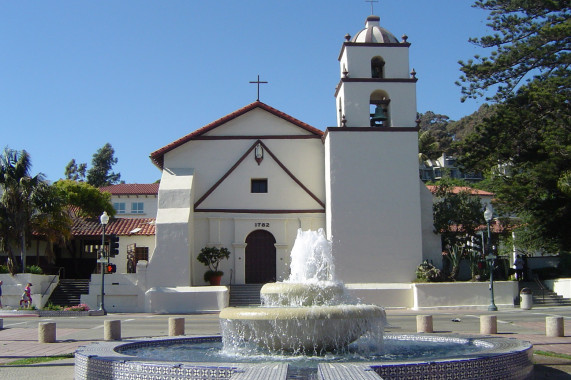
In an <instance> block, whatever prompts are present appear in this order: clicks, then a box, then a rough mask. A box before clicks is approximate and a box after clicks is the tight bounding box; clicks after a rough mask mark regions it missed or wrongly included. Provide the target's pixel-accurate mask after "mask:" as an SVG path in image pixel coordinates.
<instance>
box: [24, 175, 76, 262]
mask: <svg viewBox="0 0 571 380" xmlns="http://www.w3.org/2000/svg"><path fill="white" fill-rule="evenodd" d="M41 198H42V199H40V203H41V206H42V207H41V208H40V210H39V212H37V213H36V214H35V215H34V217H33V218H32V220H31V221H30V223H31V225H32V228H33V230H34V232H35V233H36V234H38V235H40V236H42V237H44V238H45V239H46V242H47V245H46V251H45V253H46V258H47V259H48V261H49V262H50V263H53V262H54V261H55V255H54V250H53V246H54V244H56V243H65V242H66V241H68V240H69V239H70V238H71V226H72V224H73V218H72V215H71V211H72V210H71V207H69V206H68V205H67V202H66V197H65V195H64V194H62V191H61V190H60V189H59V188H57V187H55V186H49V187H47V188H46V189H45V191H42V197H41Z"/></svg>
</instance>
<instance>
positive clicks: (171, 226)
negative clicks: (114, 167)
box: [147, 168, 194, 287]
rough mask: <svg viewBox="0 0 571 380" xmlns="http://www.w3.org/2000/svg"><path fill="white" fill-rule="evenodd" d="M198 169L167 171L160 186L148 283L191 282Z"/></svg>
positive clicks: (172, 283) (180, 283)
mask: <svg viewBox="0 0 571 380" xmlns="http://www.w3.org/2000/svg"><path fill="white" fill-rule="evenodd" d="M193 183H194V170H192V169H178V168H168V169H166V170H163V175H162V178H161V185H160V188H159V209H158V213H157V219H156V235H155V237H156V245H155V250H154V251H153V252H152V253H150V254H149V264H148V273H147V286H148V287H160V286H188V285H190V283H191V262H190V261H191V260H190V259H191V254H192V253H191V248H192V246H191V242H192V241H193V227H192V226H193V214H194V209H193V207H192V204H193V203H194V187H193Z"/></svg>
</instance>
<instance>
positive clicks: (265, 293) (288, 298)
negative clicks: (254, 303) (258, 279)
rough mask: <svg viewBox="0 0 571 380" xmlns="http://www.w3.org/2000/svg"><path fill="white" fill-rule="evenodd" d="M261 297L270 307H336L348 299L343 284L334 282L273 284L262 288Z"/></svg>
mask: <svg viewBox="0 0 571 380" xmlns="http://www.w3.org/2000/svg"><path fill="white" fill-rule="evenodd" d="M260 296H261V298H262V300H263V301H264V305H268V306H289V305H295V306H314V305H334V304H339V303H341V302H339V301H342V300H343V301H344V298H346V297H345V287H344V286H343V284H342V283H339V282H332V281H320V282H313V283H311V282H310V283H291V282H273V283H269V284H265V285H264V286H262V289H261V290H260Z"/></svg>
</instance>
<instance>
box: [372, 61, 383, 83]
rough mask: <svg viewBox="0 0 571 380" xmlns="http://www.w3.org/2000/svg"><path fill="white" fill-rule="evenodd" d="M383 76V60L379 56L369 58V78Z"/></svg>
mask: <svg viewBox="0 0 571 380" xmlns="http://www.w3.org/2000/svg"><path fill="white" fill-rule="evenodd" d="M384 77H385V60H384V59H382V58H381V57H379V56H376V57H373V59H371V78H384Z"/></svg>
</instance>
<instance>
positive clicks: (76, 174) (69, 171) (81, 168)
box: [65, 158, 87, 182]
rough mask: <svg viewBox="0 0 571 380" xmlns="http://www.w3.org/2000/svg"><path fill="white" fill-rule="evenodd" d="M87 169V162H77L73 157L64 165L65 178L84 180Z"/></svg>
mask: <svg viewBox="0 0 571 380" xmlns="http://www.w3.org/2000/svg"><path fill="white" fill-rule="evenodd" d="M86 170H87V164H85V163H81V164H79V165H78V164H77V163H76V162H75V158H73V159H72V160H71V161H70V162H69V163H68V164H67V166H66V167H65V178H66V179H70V180H72V181H82V182H83V181H85V171H86Z"/></svg>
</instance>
